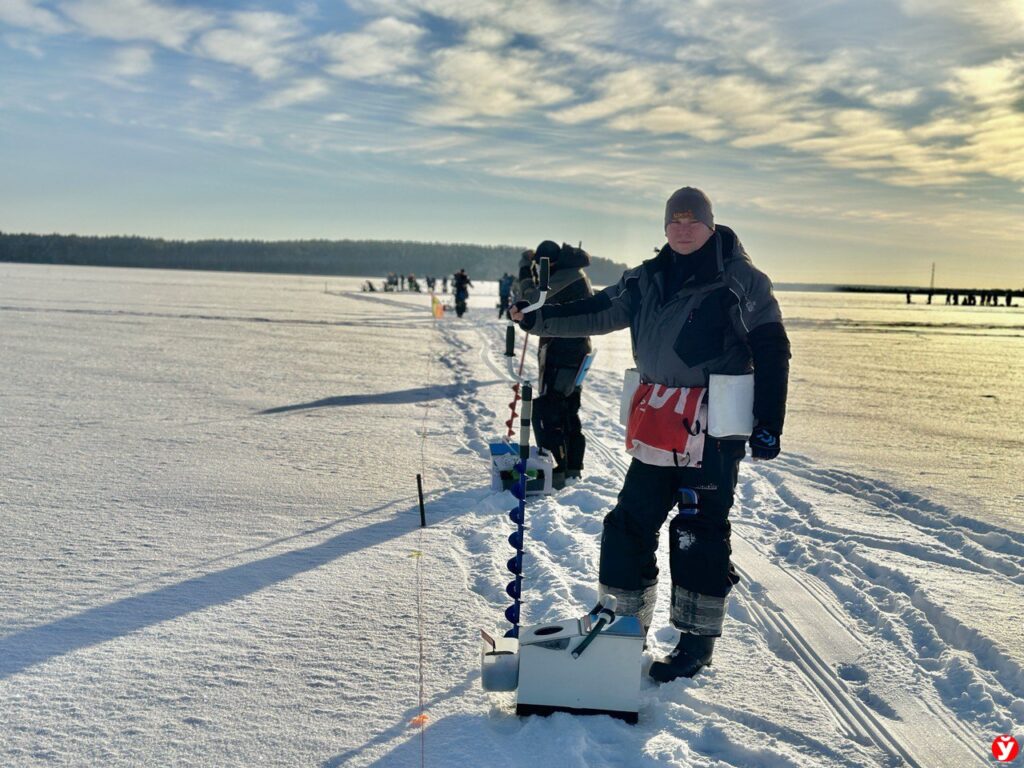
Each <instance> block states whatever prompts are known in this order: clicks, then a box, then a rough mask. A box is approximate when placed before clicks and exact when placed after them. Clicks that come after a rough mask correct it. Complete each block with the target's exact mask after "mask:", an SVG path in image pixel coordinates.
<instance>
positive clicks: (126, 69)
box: [110, 47, 153, 77]
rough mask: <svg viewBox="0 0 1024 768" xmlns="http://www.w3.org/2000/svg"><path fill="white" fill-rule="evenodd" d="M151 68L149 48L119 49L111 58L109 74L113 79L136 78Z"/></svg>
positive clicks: (151, 54)
mask: <svg viewBox="0 0 1024 768" xmlns="http://www.w3.org/2000/svg"><path fill="white" fill-rule="evenodd" d="M152 68H153V52H152V51H151V50H150V49H149V48H141V47H131V48H120V49H118V50H117V51H116V52H115V53H114V56H113V60H112V62H111V67H110V74H111V75H113V76H114V77H138V76H139V75H144V74H146V73H147V72H149V71H150V70H151V69H152Z"/></svg>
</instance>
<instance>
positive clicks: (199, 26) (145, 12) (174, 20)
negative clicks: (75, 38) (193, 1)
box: [60, 0, 213, 49]
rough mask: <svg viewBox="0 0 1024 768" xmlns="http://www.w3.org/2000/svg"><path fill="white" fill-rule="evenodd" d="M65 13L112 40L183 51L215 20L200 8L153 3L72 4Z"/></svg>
mask: <svg viewBox="0 0 1024 768" xmlns="http://www.w3.org/2000/svg"><path fill="white" fill-rule="evenodd" d="M60 7H61V10H62V11H63V12H64V14H65V15H66V16H67V17H68V18H70V19H72V20H73V21H74V22H75V23H77V24H78V25H79V26H80V27H81V28H82V29H83V30H84V31H86V32H88V33H90V34H92V35H94V36H95V37H105V38H109V39H111V40H151V41H153V42H156V43H159V44H160V45H163V46H166V47H167V48H175V49H181V48H183V47H184V46H185V44H186V43H187V42H188V41H189V40H190V39H191V38H192V37H193V36H194V35H195V34H196V33H198V32H200V31H201V30H203V29H206V28H207V27H209V26H210V25H211V24H212V23H213V17H212V16H211V15H210V14H208V13H206V12H205V11H203V10H200V9H198V8H186V7H175V6H171V5H167V4H157V3H152V2H149V0H72V1H71V2H66V3H63V4H62V5H61V6H60Z"/></svg>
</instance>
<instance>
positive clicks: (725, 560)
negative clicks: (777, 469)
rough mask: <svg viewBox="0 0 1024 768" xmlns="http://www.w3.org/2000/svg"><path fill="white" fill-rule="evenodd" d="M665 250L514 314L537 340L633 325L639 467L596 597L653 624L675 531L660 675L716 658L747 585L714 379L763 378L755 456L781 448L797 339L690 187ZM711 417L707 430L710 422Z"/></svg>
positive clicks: (610, 526)
mask: <svg viewBox="0 0 1024 768" xmlns="http://www.w3.org/2000/svg"><path fill="white" fill-rule="evenodd" d="M665 235H666V239H667V240H668V242H667V244H666V245H665V246H664V247H663V248H662V249H661V252H660V253H659V254H658V255H657V256H656V257H655V258H653V259H650V260H648V261H645V262H644V263H643V264H641V265H640V266H638V267H635V268H633V269H630V270H627V271H626V272H625V273H624V274H623V276H622V279H621V280H619V282H618V284H616V285H613V286H610V287H608V288H606V289H604V290H602V291H600V292H598V293H597V294H595V295H594V296H593V297H592V298H588V299H584V300H582V301H576V302H573V303H571V304H561V305H557V306H550V307H549V306H547V305H545V306H544V307H542V308H541V309H540V310H537V311H536V312H531V313H529V314H527V315H525V316H524V315H523V314H522V312H521V311H520V310H519V309H514V310H513V312H512V318H513V319H514V320H516V321H517V322H519V323H520V325H521V326H522V327H523V328H524V329H526V330H529V331H530V332H531V333H536V334H538V335H540V336H582V335H587V334H600V333H609V332H611V331H615V330H619V329H622V328H629V329H630V334H631V338H632V343H633V357H634V360H635V362H636V367H637V369H638V371H639V374H640V377H641V384H640V387H639V388H638V390H637V393H636V394H635V395H634V397H633V400H632V406H631V412H630V419H629V426H628V427H627V439H626V442H627V449H628V450H629V451H630V453H632V454H633V461H632V463H631V464H630V467H629V471H628V472H627V474H626V480H625V483H624V484H623V487H622V490H621V491H620V493H619V498H618V503H617V504H616V506H615V507H614V509H612V511H611V512H610V513H609V514H608V515H607V516H606V517H605V520H604V530H603V533H602V536H601V564H600V585H599V591H600V593H601V594H612V595H615V596H616V598H617V599H618V612H619V613H622V614H626V615H636V616H638V617H639V618H640V620H641V622H642V623H643V625H644V627H645V628H647V627H649V626H650V624H651V619H652V617H653V614H654V602H655V598H656V596H657V578H658V566H657V561H656V552H657V548H658V538H659V533H660V530H661V527H662V525H663V524H664V522H665V519H666V518H667V516H668V513H669V511H670V510H671V509H672V508H673V507H674V506H677V505H678V512H677V514H676V516H675V518H674V519H673V520H672V523H671V525H670V528H669V530H670V535H671V537H672V538H671V557H670V567H671V576H672V601H671V610H670V617H671V621H672V624H673V626H675V627H676V628H677V629H678V630H679V631H680V637H679V642H678V644H677V645H676V648H675V649H674V650H673V651H672V652H671V654H669V655H668V656H667V657H665V658H663V659H661V660H659V661H655V662H654V663H653V664H652V665H651V668H650V672H649V674H650V675H651V677H653V678H654V679H655V680H657V681H659V682H667V681H670V680H674V679H676V678H678V677H692V676H693V675H695V674H696V673H697V672H698V671H700V669H701V668H703V667H704V666H706V665H707V664H710V663H711V656H712V651H713V649H714V644H715V639H716V638H717V637H720V636H721V634H722V625H723V622H724V619H725V612H726V602H727V597H728V594H729V592H730V590H731V589H732V587H733V585H735V584H736V583H737V582H738V581H739V576H738V575H737V574H736V571H735V569H734V568H733V566H732V564H731V562H730V560H729V556H730V554H731V553H732V548H731V546H730V543H729V536H730V525H729V519H728V518H729V510H730V508H731V507H732V504H733V496H734V491H735V487H736V481H737V475H738V469H739V463H740V460H741V459H742V458H743V456H744V454H745V444H744V440H742V439H717V438H714V437H712V436H711V435H709V434H707V432H706V419H707V416H706V411H707V403H706V396H707V390H706V388H707V387H708V386H709V380H710V376H711V374H727V375H743V374H748V373H751V372H753V374H754V407H753V410H754V428H753V433H752V434H751V436H750V439H749V442H750V450H751V455H752V457H753V458H754V459H755V460H766V459H773V458H775V457H776V456H778V454H779V447H780V435H781V434H782V426H783V421H784V419H785V410H786V393H787V382H788V377H789V358H790V347H789V339H788V338H787V336H786V331H785V328H784V327H783V324H782V314H781V312H780V310H779V306H778V303H777V302H776V300H775V296H774V294H773V292H772V284H771V281H770V280H769V279H768V278H767V277H766V276H765V275H764V273H762V272H761V271H759V270H758V269H757V268H756V267H754V265H753V264H752V263H751V261H750V257H749V256H747V254H746V251H744V249H743V246H742V245H741V244H740V242H739V239H738V238H737V236H736V234H735V232H733V231H732V230H731V229H729V228H728V227H724V226H721V225H718V226H716V225H715V222H714V216H713V214H712V210H711V202H710V200H708V198H707V196H706V195H705V194H704V193H703V192H701V191H700V190H698V189H694V188H692V187H684V188H682V189H680V190H677V191H676V192H675V193H673V194H672V196H671V197H670V198H669V199H668V202H667V203H666V206H665ZM702 422H703V424H702Z"/></svg>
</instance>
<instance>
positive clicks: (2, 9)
mask: <svg viewBox="0 0 1024 768" xmlns="http://www.w3.org/2000/svg"><path fill="white" fill-rule="evenodd" d="M0 22H3V23H4V24H9V25H11V26H12V27H22V28H25V29H31V30H34V31H36V32H42V33H44V34H49V35H56V34H60V33H62V32H67V31H68V25H67V24H66V23H64V21H62V20H61V19H60V17H58V16H57V15H56V14H55V13H53V12H52V11H49V10H47V9H45V8H40V7H39V6H38V5H36V4H35V3H34V2H32V1H31V0H0Z"/></svg>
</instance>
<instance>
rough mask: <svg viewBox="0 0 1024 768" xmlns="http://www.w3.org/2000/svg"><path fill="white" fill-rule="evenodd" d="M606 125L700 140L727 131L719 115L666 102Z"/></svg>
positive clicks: (717, 137) (715, 136) (721, 134)
mask: <svg viewBox="0 0 1024 768" xmlns="http://www.w3.org/2000/svg"><path fill="white" fill-rule="evenodd" d="M609 125H610V126H611V127H612V128H615V129H617V130H620V131H647V132H648V133H677V134H689V135H691V136H696V137H697V138H698V139H703V140H704V141H715V140H717V139H720V138H723V137H724V136H726V135H727V131H726V129H725V127H724V125H723V123H722V121H721V120H720V119H719V118H717V117H714V116H713V115H706V114H701V113H700V112H694V111H692V110H689V109H686V108H684V107H672V106H667V105H666V106H661V107H655V108H654V109H650V110H647V111H645V112H634V113H631V114H628V115H622V116H620V117H617V118H615V119H614V120H612V121H611V123H609Z"/></svg>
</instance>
